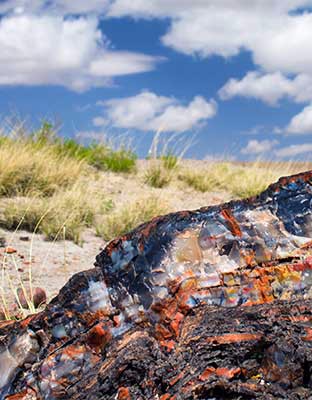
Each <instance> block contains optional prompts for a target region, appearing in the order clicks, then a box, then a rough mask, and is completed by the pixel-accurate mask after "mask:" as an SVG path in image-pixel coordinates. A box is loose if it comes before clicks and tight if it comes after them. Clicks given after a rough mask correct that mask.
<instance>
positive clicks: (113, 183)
mask: <svg viewBox="0 0 312 400" xmlns="http://www.w3.org/2000/svg"><path fill="white" fill-rule="evenodd" d="M182 164H183V165H182V166H183V167H184V166H188V167H190V168H194V169H196V170H201V169H204V168H207V165H209V162H205V161H196V160H183V161H182ZM145 168H146V161H143V160H140V161H138V168H137V169H138V173H137V174H130V175H122V174H114V173H110V172H107V173H101V175H100V178H99V179H98V181H97V182H95V185H97V188H98V190H99V191H101V192H103V193H104V194H105V198H107V199H108V200H112V201H113V204H114V209H117V210H118V209H120V208H123V207H127V206H128V205H129V204H131V203H133V202H135V201H137V200H142V198H143V199H144V198H145V197H148V196H154V197H156V198H158V199H159V201H160V202H162V204H166V206H167V208H168V211H180V210H187V209H189V210H191V209H197V208H200V207H204V206H209V205H215V204H220V203H223V202H225V201H229V200H231V199H232V196H231V195H230V194H229V193H226V192H206V193H201V192H198V191H195V190H194V189H192V188H190V187H189V186H187V185H186V184H185V183H183V182H181V181H179V180H177V179H174V180H173V181H172V182H171V183H170V185H169V186H167V187H165V188H162V189H157V188H152V187H150V186H147V185H146V184H144V170H145ZM304 169H308V168H303V166H299V167H298V172H299V170H301V171H302V170H304ZM296 172H297V171H296ZM1 238H4V239H5V241H6V246H11V247H12V248H13V249H14V250H16V252H15V253H13V255H5V249H4V247H0V262H1V263H0V270H1V274H0V289H1V286H2V287H3V288H4V293H5V298H6V299H7V301H8V303H10V304H12V303H13V302H14V300H13V299H14V296H13V294H12V288H16V287H18V286H20V283H19V277H18V273H17V272H16V266H17V268H18V271H19V274H20V276H21V279H22V281H23V282H24V283H25V286H26V287H28V285H29V268H30V266H31V269H32V285H33V287H35V286H39V287H41V288H43V289H45V291H46V293H47V296H48V300H50V299H51V298H53V297H54V296H55V295H56V294H57V293H58V291H59V290H60V288H61V287H62V286H63V285H64V284H65V283H66V282H67V281H68V279H69V278H70V277H71V276H72V275H73V274H75V273H77V272H79V271H83V270H86V269H90V268H92V267H93V264H94V262H95V256H96V255H97V254H98V253H99V252H100V251H101V249H103V248H104V247H105V244H106V243H105V241H104V240H103V239H101V238H99V237H97V236H96V234H95V230H91V229H88V230H86V231H85V232H83V235H82V241H83V244H82V245H81V246H79V245H77V244H75V243H73V242H71V241H63V240H59V241H57V242H54V243H53V242H51V241H47V240H45V239H44V236H43V235H40V234H34V235H33V234H32V233H30V232H25V231H18V232H16V233H13V232H9V231H5V230H3V229H0V246H1ZM30 253H31V263H30ZM13 257H14V259H13ZM14 260H15V265H14ZM3 277H4V279H3V280H2V278H3ZM8 277H9V278H8ZM10 279H11V281H12V285H11V288H10V284H9V281H10ZM13 290H14V289H13ZM0 296H1V290H0ZM0 311H1V297H0Z"/></svg>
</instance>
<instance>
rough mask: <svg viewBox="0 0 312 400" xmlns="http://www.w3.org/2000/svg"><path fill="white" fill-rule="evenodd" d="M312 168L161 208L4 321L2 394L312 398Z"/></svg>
mask: <svg viewBox="0 0 312 400" xmlns="http://www.w3.org/2000/svg"><path fill="white" fill-rule="evenodd" d="M311 305H312V171H311V172H307V173H302V174H299V175H295V176H291V177H287V178H282V179H280V180H279V182H278V183H276V184H273V185H271V186H270V187H269V188H268V189H267V190H266V191H265V192H263V193H262V194H261V195H260V196H258V197H256V198H251V199H248V200H244V201H235V202H230V203H227V204H223V205H221V206H214V207H207V208H202V209H200V210H197V211H183V212H179V213H174V214H169V215H167V216H164V217H159V218H155V219H154V220H152V221H151V222H150V223H147V224H144V225H142V226H140V227H138V228H137V229H136V230H134V231H133V232H130V233H129V234H127V235H125V236H123V237H121V238H118V239H116V240H114V241H112V242H110V243H109V244H108V245H107V247H106V248H105V249H104V250H103V251H102V253H100V254H99V255H98V256H97V258H96V263H95V267H94V268H93V269H91V270H89V271H86V272H83V273H79V274H77V275H74V276H73V278H72V279H71V280H70V281H69V282H68V283H67V284H66V285H65V287H64V288H63V289H61V291H60V293H59V295H58V296H57V297H56V298H54V299H53V300H52V301H51V303H50V304H49V305H48V306H47V307H46V309H45V310H44V311H43V312H41V313H40V314H37V315H34V316H30V317H29V318H27V319H26V320H23V321H20V322H15V323H14V322H7V323H2V324H1V325H0V399H10V400H13V399H14V400H20V399H23V400H32V399H34V400H35V399H51V400H54V399H119V400H121V399H160V400H169V399H171V400H173V399H176V400H177V399H193V398H194V399H255V398H261V399H281V398H287V399H309V398H311V397H309V396H311V391H312V375H311V374H312V356H311V348H312V312H311Z"/></svg>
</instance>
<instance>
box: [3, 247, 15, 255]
mask: <svg viewBox="0 0 312 400" xmlns="http://www.w3.org/2000/svg"><path fill="white" fill-rule="evenodd" d="M4 251H5V253H7V254H13V253H16V249H14V247H11V246H7V247H6V248H5V250H4Z"/></svg>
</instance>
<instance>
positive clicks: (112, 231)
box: [96, 196, 169, 240]
mask: <svg viewBox="0 0 312 400" xmlns="http://www.w3.org/2000/svg"><path fill="white" fill-rule="evenodd" d="M168 211H169V207H168V205H167V204H166V203H165V202H164V201H162V200H161V199H159V198H158V197H155V196H149V197H146V198H142V199H140V200H137V201H134V202H133V203H131V204H129V205H127V206H123V207H121V208H118V209H116V210H115V211H113V212H112V213H111V214H108V215H107V216H106V217H103V218H101V219H100V220H99V221H98V223H97V227H96V230H97V234H98V235H99V236H101V237H103V239H104V240H111V239H113V238H114V237H118V236H121V235H123V234H125V233H127V232H129V231H131V230H132V229H134V228H136V227H137V226H138V225H140V224H142V223H143V222H147V221H149V220H151V219H152V218H153V217H156V216H158V215H161V214H165V213H166V212H168Z"/></svg>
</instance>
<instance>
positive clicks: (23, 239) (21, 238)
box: [19, 236, 30, 242]
mask: <svg viewBox="0 0 312 400" xmlns="http://www.w3.org/2000/svg"><path fill="white" fill-rule="evenodd" d="M19 240H21V241H22V242H29V240H30V238H29V236H20V238H19Z"/></svg>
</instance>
